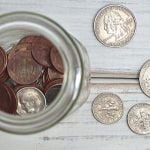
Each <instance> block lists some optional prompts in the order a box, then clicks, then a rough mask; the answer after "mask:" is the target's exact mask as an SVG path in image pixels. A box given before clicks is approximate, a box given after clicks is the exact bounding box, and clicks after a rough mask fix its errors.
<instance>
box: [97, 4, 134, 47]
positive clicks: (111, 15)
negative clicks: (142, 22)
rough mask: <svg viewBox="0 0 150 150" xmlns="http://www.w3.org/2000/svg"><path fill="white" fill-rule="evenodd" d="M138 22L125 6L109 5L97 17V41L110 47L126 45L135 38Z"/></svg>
mask: <svg viewBox="0 0 150 150" xmlns="http://www.w3.org/2000/svg"><path fill="white" fill-rule="evenodd" d="M135 29H136V21H135V17H134V15H133V14H132V12H131V11H130V10H129V9H127V8H126V7H124V6H120V5H107V6H106V7H104V8H102V9H101V10H100V11H99V12H98V13H97V15H96V17H95V21H94V32H95V35H96V37H97V39H98V40H99V41H100V42H101V43H102V44H103V45H105V46H108V47H121V46H124V45H126V44H127V43H128V42H129V41H130V40H131V39H132V37H133V35H134V32H135Z"/></svg>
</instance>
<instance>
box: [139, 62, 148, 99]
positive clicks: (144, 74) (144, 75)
mask: <svg viewBox="0 0 150 150" xmlns="http://www.w3.org/2000/svg"><path fill="white" fill-rule="evenodd" d="M139 82H140V86H141V89H142V91H143V92H144V93H145V94H146V95H147V96H148V97H150V60H148V61H146V62H145V63H144V65H143V67H142V69H141V71H140V76H139Z"/></svg>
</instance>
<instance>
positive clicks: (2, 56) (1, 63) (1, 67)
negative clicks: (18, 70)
mask: <svg viewBox="0 0 150 150" xmlns="http://www.w3.org/2000/svg"><path fill="white" fill-rule="evenodd" d="M6 66H7V55H6V53H5V51H4V50H3V49H2V48H1V47H0V75H1V74H2V73H3V72H4V71H5V69H6Z"/></svg>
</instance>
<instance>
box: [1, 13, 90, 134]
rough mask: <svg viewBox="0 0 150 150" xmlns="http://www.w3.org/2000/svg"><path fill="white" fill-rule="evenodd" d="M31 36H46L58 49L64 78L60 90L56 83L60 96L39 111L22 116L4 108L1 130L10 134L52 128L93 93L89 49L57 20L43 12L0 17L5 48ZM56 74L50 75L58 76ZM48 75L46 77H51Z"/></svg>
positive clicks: (7, 49)
mask: <svg viewBox="0 0 150 150" xmlns="http://www.w3.org/2000/svg"><path fill="white" fill-rule="evenodd" d="M30 35H37V36H43V37H45V38H46V39H47V40H49V41H51V42H52V43H53V45H54V46H55V47H56V48H57V50H58V51H59V53H60V55H61V58H62V60H63V66H64V75H63V81H62V85H61V90H58V87H60V84H58V85H57V86H56V87H54V86H53V89H54V90H55V91H59V93H58V95H57V97H56V98H55V99H54V100H53V101H52V102H50V104H49V105H48V107H47V108H46V109H44V110H42V111H40V112H38V113H35V114H30V115H23V116H19V115H11V114H7V113H5V112H2V111H0V129H1V130H3V131H6V132H10V133H16V134H31V133H34V132H39V131H41V130H45V129H47V128H50V127H51V126H53V125H54V124H56V123H58V122H59V121H60V120H61V119H62V118H64V117H65V116H67V115H68V114H70V113H72V112H73V111H75V110H76V109H77V108H79V107H80V106H81V105H82V104H83V103H84V102H85V101H86V100H87V98H88V95H89V93H90V92H89V79H90V74H89V59H88V55H87V52H86V49H85V48H84V47H83V46H82V44H81V43H80V42H79V41H78V40H77V39H75V38H74V37H73V36H71V35H70V34H68V33H67V32H66V31H65V30H64V29H63V28H62V27H61V26H60V25H59V24H57V23H56V22H54V21H53V20H51V19H49V18H47V17H45V16H42V15H39V14H35V13H29V12H15V13H10V14H4V15H2V16H0V46H1V47H3V49H4V50H5V51H9V50H10V49H11V48H12V47H13V46H14V45H16V44H17V43H18V42H19V41H20V40H21V39H22V38H24V37H26V36H30ZM14 56H15V54H14V55H12V56H11V57H14ZM10 66H11V65H10ZM58 70H60V68H58ZM60 71H62V70H60ZM49 72H51V70H49V71H48V73H49ZM53 74H54V75H53V76H50V78H52V77H55V73H53ZM45 76H46V80H50V79H49V77H47V75H45ZM54 82H55V81H54ZM59 82H60V80H59ZM59 82H58V83H59ZM60 83H61V82H60ZM16 86H17V88H16V89H15V90H17V89H20V88H21V86H20V85H16ZM29 89H30V88H29ZM31 89H32V88H31ZM49 91H50V90H49ZM49 95H51V94H49V93H48V94H47V96H46V97H48V96H49Z"/></svg>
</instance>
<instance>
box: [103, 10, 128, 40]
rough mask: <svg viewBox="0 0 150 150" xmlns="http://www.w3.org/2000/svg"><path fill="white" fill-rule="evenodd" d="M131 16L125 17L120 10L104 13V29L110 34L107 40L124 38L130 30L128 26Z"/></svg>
mask: <svg viewBox="0 0 150 150" xmlns="http://www.w3.org/2000/svg"><path fill="white" fill-rule="evenodd" d="M129 21H131V20H130V19H129V18H123V17H122V16H121V15H120V14H119V12H117V11H111V12H110V13H107V14H105V15H104V20H103V22H104V30H105V31H106V33H107V34H108V36H107V38H106V39H105V42H109V41H112V40H113V41H115V42H118V41H120V40H122V39H124V38H125V37H126V36H127V35H128V34H129V32H130V28H129V27H128V24H129Z"/></svg>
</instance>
